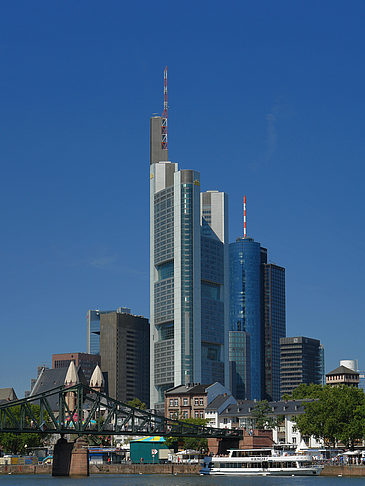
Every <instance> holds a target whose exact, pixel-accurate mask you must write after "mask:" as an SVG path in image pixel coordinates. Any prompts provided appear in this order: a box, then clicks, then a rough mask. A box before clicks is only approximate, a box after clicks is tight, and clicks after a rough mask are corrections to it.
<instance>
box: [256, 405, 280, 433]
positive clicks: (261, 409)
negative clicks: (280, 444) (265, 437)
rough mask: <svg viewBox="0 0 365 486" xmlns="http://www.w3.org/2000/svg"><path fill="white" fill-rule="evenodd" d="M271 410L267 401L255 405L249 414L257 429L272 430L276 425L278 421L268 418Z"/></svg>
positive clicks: (271, 417)
mask: <svg viewBox="0 0 365 486" xmlns="http://www.w3.org/2000/svg"><path fill="white" fill-rule="evenodd" d="M270 413H271V408H270V406H269V402H268V401H267V400H261V401H260V402H258V403H257V405H255V407H254V408H253V410H252V412H251V416H252V418H253V419H254V420H255V426H256V428H257V429H263V430H264V429H274V428H275V427H276V426H277V425H278V421H277V419H276V418H274V417H273V416H272V415H271V416H270Z"/></svg>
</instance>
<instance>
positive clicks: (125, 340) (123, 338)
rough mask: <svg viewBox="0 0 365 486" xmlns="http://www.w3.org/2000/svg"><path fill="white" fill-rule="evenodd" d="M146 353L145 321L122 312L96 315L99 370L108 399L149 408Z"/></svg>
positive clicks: (147, 339)
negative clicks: (102, 374)
mask: <svg viewBox="0 0 365 486" xmlns="http://www.w3.org/2000/svg"><path fill="white" fill-rule="evenodd" d="M149 350H150V344H149V325H148V319H146V318H144V317H142V316H135V315H132V314H126V313H122V312H108V313H102V314H101V315H100V358H101V370H102V371H103V373H106V374H107V381H108V393H109V395H110V396H111V397H112V398H115V399H116V400H119V401H122V402H126V401H129V400H133V399H134V398H139V399H140V400H142V402H145V403H146V404H147V405H148V404H149V364H150V359H149V358H150V356H149Z"/></svg>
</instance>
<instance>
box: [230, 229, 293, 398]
mask: <svg viewBox="0 0 365 486" xmlns="http://www.w3.org/2000/svg"><path fill="white" fill-rule="evenodd" d="M229 266H230V315H229V321H230V322H229V325H230V331H229V361H230V372H231V376H230V380H231V389H232V393H233V395H234V396H235V397H236V398H237V399H239V400H248V399H250V400H251V399H256V400H261V399H267V400H273V399H274V400H278V399H279V398H280V338H282V337H285V336H286V315H285V306H286V302H285V269H284V268H283V267H279V266H277V265H274V264H272V263H267V250H266V248H263V247H262V246H261V245H260V243H258V242H256V241H254V240H253V239H252V238H249V237H243V238H242V237H241V238H237V240H236V242H234V243H231V244H230V245H229Z"/></svg>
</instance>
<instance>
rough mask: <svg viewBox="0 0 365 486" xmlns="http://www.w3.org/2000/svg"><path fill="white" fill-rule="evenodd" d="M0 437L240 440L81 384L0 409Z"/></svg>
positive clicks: (238, 436) (234, 433)
mask: <svg viewBox="0 0 365 486" xmlns="http://www.w3.org/2000/svg"><path fill="white" fill-rule="evenodd" d="M55 409H56V410H55ZM2 432H11V433H43V434H62V435H63V434H77V435H79V436H80V435H134V436H149V435H162V436H165V437H169V436H173V437H196V438H217V439H242V430H233V429H232V430H231V429H217V428H213V427H207V426H202V425H195V424H190V423H186V422H182V421H179V420H174V419H168V418H165V417H162V416H160V415H157V414H154V413H151V412H148V411H146V410H140V409H137V408H134V407H131V406H129V405H126V404H125V403H122V402H119V401H117V400H114V399H113V398H111V397H109V396H107V395H105V394H104V393H100V392H97V391H95V390H93V389H92V388H89V387H88V386H86V385H83V384H81V383H79V384H77V385H73V386H60V387H57V388H53V389H52V390H49V391H47V392H44V393H40V394H38V395H34V396H31V397H28V398H23V399H21V400H16V401H13V402H9V403H5V404H2V405H0V433H2Z"/></svg>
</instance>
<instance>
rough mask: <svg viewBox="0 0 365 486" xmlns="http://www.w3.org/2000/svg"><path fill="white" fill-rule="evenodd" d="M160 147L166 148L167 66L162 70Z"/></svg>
mask: <svg viewBox="0 0 365 486" xmlns="http://www.w3.org/2000/svg"><path fill="white" fill-rule="evenodd" d="M161 149H162V150H167V66H166V67H165V70H164V72H163V113H162V117H161Z"/></svg>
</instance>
